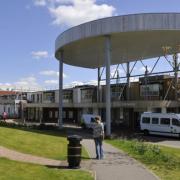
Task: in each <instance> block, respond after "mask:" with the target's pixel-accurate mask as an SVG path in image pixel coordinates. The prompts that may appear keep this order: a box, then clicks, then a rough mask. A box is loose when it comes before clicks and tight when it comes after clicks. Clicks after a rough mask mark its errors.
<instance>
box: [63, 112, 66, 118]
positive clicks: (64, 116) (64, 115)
mask: <svg viewBox="0 0 180 180" xmlns="http://www.w3.org/2000/svg"><path fill="white" fill-rule="evenodd" d="M63 118H64V119H65V118H66V111H63Z"/></svg>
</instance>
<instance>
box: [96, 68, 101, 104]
mask: <svg viewBox="0 0 180 180" xmlns="http://www.w3.org/2000/svg"><path fill="white" fill-rule="evenodd" d="M100 81H101V77H100V68H98V87H97V102H98V103H99V102H100Z"/></svg>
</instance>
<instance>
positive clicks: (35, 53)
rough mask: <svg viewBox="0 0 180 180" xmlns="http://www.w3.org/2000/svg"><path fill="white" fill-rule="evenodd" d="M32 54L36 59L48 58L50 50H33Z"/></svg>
mask: <svg viewBox="0 0 180 180" xmlns="http://www.w3.org/2000/svg"><path fill="white" fill-rule="evenodd" d="M31 55H32V57H33V58H34V59H41V58H47V57H48V52H47V51H32V52H31Z"/></svg>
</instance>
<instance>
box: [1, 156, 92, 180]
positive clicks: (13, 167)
mask: <svg viewBox="0 0 180 180" xmlns="http://www.w3.org/2000/svg"><path fill="white" fill-rule="evenodd" d="M0 179H1V180H10V179H11V180H32V179H36V180H45V179H51V180H54V179H55V180H57V179H60V180H84V179H86V180H93V177H92V175H91V174H90V173H89V172H85V171H81V170H62V169H55V168H54V169H53V168H48V167H46V166H40V165H34V164H28V163H21V162H16V161H11V160H8V159H4V158H0Z"/></svg>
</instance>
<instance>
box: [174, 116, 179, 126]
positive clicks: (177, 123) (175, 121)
mask: <svg viewBox="0 0 180 180" xmlns="http://www.w3.org/2000/svg"><path fill="white" fill-rule="evenodd" d="M172 125H174V126H180V121H179V120H178V119H174V118H173V119H172Z"/></svg>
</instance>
